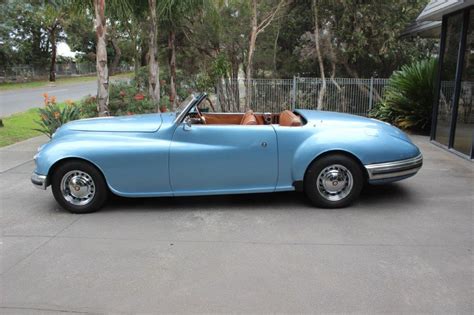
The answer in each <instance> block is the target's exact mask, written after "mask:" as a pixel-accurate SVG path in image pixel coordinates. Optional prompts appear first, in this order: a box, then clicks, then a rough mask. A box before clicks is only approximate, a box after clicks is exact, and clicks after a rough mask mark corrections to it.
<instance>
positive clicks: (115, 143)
mask: <svg viewBox="0 0 474 315" xmlns="http://www.w3.org/2000/svg"><path fill="white" fill-rule="evenodd" d="M188 110H189V109H188ZM295 112H296V113H297V114H299V115H301V117H302V118H303V120H304V122H305V124H304V125H303V126H300V127H284V126H280V125H276V124H272V125H257V126H241V125H192V126H187V128H186V126H185V125H186V122H183V121H182V118H183V117H184V115H183V113H181V115H177V113H163V114H149V115H137V116H131V117H118V118H105V119H88V120H80V121H75V122H71V123H68V124H66V125H64V126H63V127H61V128H60V129H59V130H58V131H57V132H56V134H55V136H54V137H53V139H52V141H50V142H49V143H47V144H46V145H44V146H43V147H41V149H40V150H39V153H38V154H37V156H36V157H35V161H36V170H35V176H34V179H35V181H34V183H35V184H36V185H39V186H41V187H46V186H47V185H48V184H49V182H48V178H47V177H48V176H49V175H50V170H51V169H52V167H54V165H56V163H58V162H60V161H63V160H64V159H67V158H77V159H83V160H85V161H89V162H90V163H92V164H93V165H95V166H96V167H97V168H98V169H99V170H100V171H101V172H102V173H103V174H104V177H105V179H106V182H107V184H108V186H109V188H110V189H111V191H112V192H113V193H115V194H117V195H121V196H127V197H146V196H173V195H174V196H182V195H210V194H231V193H250V192H272V191H286V190H294V189H295V182H300V181H303V180H304V175H305V172H306V170H307V169H308V167H309V165H310V164H311V163H312V162H313V161H314V160H315V159H317V158H318V157H319V156H321V155H323V154H325V153H328V152H335V151H337V152H340V153H344V154H348V155H350V156H353V157H354V158H356V159H357V160H358V162H360V164H361V167H363V168H367V171H366V174H367V178H368V180H369V182H373V183H385V182H390V181H394V180H400V179H404V178H406V177H409V176H412V175H414V174H415V173H416V171H418V169H419V167H421V160H420V161H419V164H416V165H414V166H413V168H412V169H413V172H409V171H407V170H406V165H408V164H409V163H410V162H409V161H410V159H414V158H416V157H418V156H420V157H421V155H420V151H419V149H418V148H417V147H416V146H415V145H414V144H413V143H412V142H411V140H410V139H409V138H408V136H406V135H405V134H404V133H403V132H401V131H400V130H398V129H397V128H395V127H392V126H390V125H389V124H386V123H383V122H380V121H376V120H373V119H368V118H364V117H359V116H353V115H347V114H339V113H332V112H324V111H313V110H296V111H295ZM180 120H181V121H180ZM392 161H402V162H401V164H400V163H398V164H397V165H398V166H397V167H398V170H400V169H402V172H401V173H400V172H399V173H397V174H398V175H400V176H398V177H392V178H391V177H390V176H386V175H383V176H381V177H380V175H378V176H379V177H377V176H375V177H374V178H372V177H371V176H369V175H370V174H371V173H370V172H376V171H377V170H378V169H380V170H382V171H385V166H386V164H384V163H387V162H392ZM403 161H407V162H406V163H405V162H403ZM407 163H408V164H407ZM417 163H418V162H417ZM405 164H406V165H405ZM389 165H390V164H389ZM400 165H401V166H400ZM410 165H411V164H410ZM400 167H401V168H400ZM369 173H370V174H369ZM389 175H390V174H389ZM382 177H383V178H382ZM42 180H44V181H45V182H41V181H42Z"/></svg>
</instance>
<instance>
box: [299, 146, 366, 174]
mask: <svg viewBox="0 0 474 315" xmlns="http://www.w3.org/2000/svg"><path fill="white" fill-rule="evenodd" d="M335 154H340V155H344V156H346V157H348V158H350V159H352V160H354V161H355V162H356V163H357V164H358V165H359V167H360V170H361V171H362V174H364V181H367V179H368V178H369V174H368V173H367V169H366V168H365V166H364V164H363V163H362V161H361V160H360V159H359V158H358V157H357V156H356V155H355V154H354V153H352V152H349V151H346V150H341V149H335V150H328V151H324V152H321V153H320V154H318V155H317V156H316V157H315V158H314V159H313V160H312V161H311V162H310V163H309V164H308V165H307V166H306V169H305V172H304V175H305V176H306V173H307V172H308V169H309V168H310V167H311V165H313V163H315V162H316V161H317V160H319V159H322V158H324V157H326V156H329V155H335ZM303 180H304V178H303Z"/></svg>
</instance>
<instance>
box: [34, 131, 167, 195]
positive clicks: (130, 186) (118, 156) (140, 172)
mask: <svg viewBox="0 0 474 315" xmlns="http://www.w3.org/2000/svg"><path fill="white" fill-rule="evenodd" d="M168 150H169V140H163V139H159V138H156V137H153V135H150V134H148V135H145V134H140V135H134V134H119V135H117V134H96V133H94V134H92V133H77V134H74V135H68V136H64V137H61V138H59V139H54V140H53V141H51V142H49V143H48V144H46V145H45V146H44V147H43V148H42V149H41V151H40V152H39V153H38V155H37V156H36V159H35V161H36V171H35V172H36V173H37V174H41V175H48V174H49V173H50V169H51V167H53V166H54V165H55V164H56V163H58V162H59V161H62V160H64V159H68V158H77V159H82V160H85V161H88V162H90V163H91V164H93V165H95V166H96V167H97V168H98V169H99V170H100V171H101V172H102V173H103V174H104V177H105V179H106V182H107V184H108V186H109V188H110V189H111V190H112V191H113V192H114V193H116V194H118V195H122V196H129V197H135V196H136V197H139V196H148V195H160V194H162V195H170V194H171V189H170V185H169V171H168Z"/></svg>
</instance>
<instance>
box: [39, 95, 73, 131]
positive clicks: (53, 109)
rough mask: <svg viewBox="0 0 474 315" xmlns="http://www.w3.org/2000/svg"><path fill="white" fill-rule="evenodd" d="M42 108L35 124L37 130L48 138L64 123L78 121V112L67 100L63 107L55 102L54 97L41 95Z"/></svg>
mask: <svg viewBox="0 0 474 315" xmlns="http://www.w3.org/2000/svg"><path fill="white" fill-rule="evenodd" d="M43 103H44V107H42V108H40V109H39V114H40V120H39V121H37V122H36V123H37V124H38V125H39V128H36V129H35V130H38V131H40V132H42V133H44V134H45V135H47V136H48V137H50V138H51V137H52V135H53V133H54V132H55V131H56V129H58V128H59V127H61V126H62V125H64V124H65V123H67V122H69V121H71V120H76V119H79V117H80V111H79V108H78V107H77V106H75V104H74V102H72V101H70V100H67V101H66V102H65V104H64V105H59V104H57V102H56V97H55V96H51V97H50V96H49V95H48V93H44V94H43Z"/></svg>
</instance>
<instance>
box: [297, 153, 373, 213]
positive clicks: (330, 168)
mask: <svg viewBox="0 0 474 315" xmlns="http://www.w3.org/2000/svg"><path fill="white" fill-rule="evenodd" d="M363 186H364V174H363V172H362V170H361V168H360V166H359V164H358V163H357V162H356V161H354V159H352V158H350V157H347V156H345V155H342V154H333V155H327V156H324V157H322V158H320V159H317V160H316V161H314V162H313V163H312V164H311V165H310V166H309V168H308V170H307V171H306V174H305V178H304V190H305V193H306V195H307V196H308V198H309V199H310V200H311V202H312V203H313V204H314V205H315V206H317V207H322V208H342V207H346V206H348V205H350V204H351V203H352V202H354V200H355V199H357V197H358V196H359V194H360V191H361V190H362V187H363Z"/></svg>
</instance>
